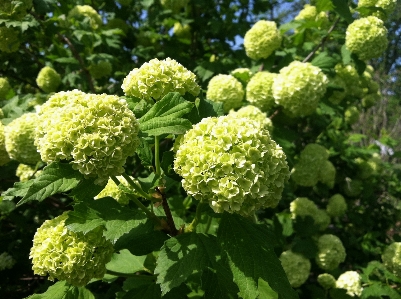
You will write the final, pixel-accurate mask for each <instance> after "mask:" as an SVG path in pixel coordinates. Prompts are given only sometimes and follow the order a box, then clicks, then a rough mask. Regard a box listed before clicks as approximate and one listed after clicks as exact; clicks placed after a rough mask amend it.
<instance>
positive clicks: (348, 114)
mask: <svg viewBox="0 0 401 299" xmlns="http://www.w3.org/2000/svg"><path fill="white" fill-rule="evenodd" d="M344 120H345V122H346V123H347V124H349V125H353V124H354V123H356V122H357V121H358V120H359V110H358V108H357V107H356V106H349V107H348V108H347V109H346V110H345V112H344Z"/></svg>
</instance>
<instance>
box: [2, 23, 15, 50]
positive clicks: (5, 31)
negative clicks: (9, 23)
mask: <svg viewBox="0 0 401 299" xmlns="http://www.w3.org/2000/svg"><path fill="white" fill-rule="evenodd" d="M19 46H20V40H19V31H18V30H16V29H14V28H11V27H10V28H7V27H0V51H3V52H7V53H12V52H15V51H17V50H18V48H19Z"/></svg>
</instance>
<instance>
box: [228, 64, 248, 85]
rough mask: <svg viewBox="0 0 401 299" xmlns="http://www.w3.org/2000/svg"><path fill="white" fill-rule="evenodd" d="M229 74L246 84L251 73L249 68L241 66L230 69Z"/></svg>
mask: <svg viewBox="0 0 401 299" xmlns="http://www.w3.org/2000/svg"><path fill="white" fill-rule="evenodd" d="M230 75H231V76H233V77H234V78H235V79H237V80H238V81H240V82H241V83H242V84H247V83H248V82H249V80H251V77H252V76H253V73H252V71H251V70H250V69H248V68H245V67H241V68H238V69H235V70H233V71H231V72H230Z"/></svg>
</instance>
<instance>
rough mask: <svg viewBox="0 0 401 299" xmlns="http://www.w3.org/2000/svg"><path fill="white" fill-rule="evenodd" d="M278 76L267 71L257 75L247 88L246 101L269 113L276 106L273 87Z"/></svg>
mask: <svg viewBox="0 0 401 299" xmlns="http://www.w3.org/2000/svg"><path fill="white" fill-rule="evenodd" d="M277 76H278V75H277V74H274V73H269V72H266V71H264V72H258V73H256V74H255V75H254V76H253V77H252V78H251V80H249V83H248V84H247V86H246V100H247V101H248V102H249V103H251V104H252V105H254V106H256V107H258V108H259V109H260V110H262V111H263V112H266V111H269V110H270V109H271V108H272V107H273V106H274V105H275V102H274V97H273V90H272V86H273V82H274V79H275V78H276V77H277Z"/></svg>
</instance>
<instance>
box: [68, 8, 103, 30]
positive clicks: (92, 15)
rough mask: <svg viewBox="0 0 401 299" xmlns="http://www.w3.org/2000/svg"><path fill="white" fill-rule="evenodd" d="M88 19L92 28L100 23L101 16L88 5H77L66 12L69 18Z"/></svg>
mask: <svg viewBox="0 0 401 299" xmlns="http://www.w3.org/2000/svg"><path fill="white" fill-rule="evenodd" d="M85 18H88V19H89V23H90V25H91V27H92V28H93V29H96V28H98V27H99V26H101V25H102V23H103V22H102V18H101V16H100V15H99V14H98V12H97V11H96V10H95V9H94V8H93V7H92V6H90V5H77V6H75V7H74V8H73V9H71V10H70V11H69V12H68V19H69V20H76V21H83V20H84V19H85Z"/></svg>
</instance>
